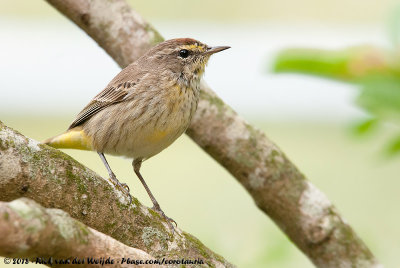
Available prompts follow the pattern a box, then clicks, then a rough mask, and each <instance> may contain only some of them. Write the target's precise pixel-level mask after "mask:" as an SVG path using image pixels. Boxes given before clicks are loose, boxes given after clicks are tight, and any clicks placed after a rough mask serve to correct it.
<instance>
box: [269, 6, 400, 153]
mask: <svg viewBox="0 0 400 268" xmlns="http://www.w3.org/2000/svg"><path fill="white" fill-rule="evenodd" d="M394 14H395V16H393V19H392V20H391V35H392V40H393V44H394V46H393V48H391V49H386V48H380V47H375V46H371V45H362V46H356V47H350V48H345V49H342V50H321V49H310V48H296V49H286V50H283V51H281V52H280V53H279V54H278V56H277V58H276V60H275V64H274V71H275V72H279V73H280V72H296V73H304V74H311V75H315V76H321V77H325V78H329V79H335V80H340V81H345V82H348V83H354V84H356V85H358V86H359V88H360V94H359V96H358V99H357V104H358V105H359V106H360V107H362V108H363V109H364V110H365V111H367V113H368V114H369V115H370V118H368V119H366V120H365V121H363V122H361V123H359V124H358V125H356V126H355V127H354V130H355V131H356V133H357V134H365V133H368V132H370V131H371V130H373V129H376V128H377V126H379V125H381V124H382V123H385V124H387V123H390V124H392V125H395V128H396V129H397V134H396V135H395V137H394V138H393V139H392V141H389V142H388V147H387V150H386V151H387V152H388V153H389V154H391V155H392V154H399V153H400V131H399V130H398V129H399V127H400V7H399V8H398V9H396V10H395V12H394Z"/></svg>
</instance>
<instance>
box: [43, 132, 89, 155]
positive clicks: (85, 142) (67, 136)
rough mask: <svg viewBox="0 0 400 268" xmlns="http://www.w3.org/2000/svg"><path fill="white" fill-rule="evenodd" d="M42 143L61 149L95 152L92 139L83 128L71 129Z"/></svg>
mask: <svg viewBox="0 0 400 268" xmlns="http://www.w3.org/2000/svg"><path fill="white" fill-rule="evenodd" d="M42 143H43V144H47V145H49V146H51V147H54V148H59V149H78V150H89V151H91V150H93V146H92V139H91V138H90V137H89V136H88V135H86V133H85V132H84V131H83V129H82V128H81V127H75V128H72V129H69V130H67V131H66V132H64V133H62V134H60V135H57V136H54V137H52V138H49V139H47V140H44V141H43V142H42Z"/></svg>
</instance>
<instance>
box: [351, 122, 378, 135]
mask: <svg viewBox="0 0 400 268" xmlns="http://www.w3.org/2000/svg"><path fill="white" fill-rule="evenodd" d="M378 122H379V120H378V119H377V118H370V119H367V120H364V121H362V122H361V123H359V124H356V126H355V127H354V128H353V131H354V133H355V134H356V135H363V134H366V133H367V132H370V131H371V130H372V129H374V128H375V127H376V126H377V125H378Z"/></svg>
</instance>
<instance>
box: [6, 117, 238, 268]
mask: <svg viewBox="0 0 400 268" xmlns="http://www.w3.org/2000/svg"><path fill="white" fill-rule="evenodd" d="M20 197H28V198H30V199H33V200H35V201H36V202H38V203H40V204H41V205H42V206H44V207H50V208H59V209H62V210H64V211H66V212H67V213H69V214H70V215H71V217H73V218H75V219H78V220H80V221H81V222H83V223H84V224H85V225H87V226H90V227H91V228H93V229H96V230H98V231H100V232H102V233H104V234H107V235H109V236H111V237H113V238H114V239H116V240H118V241H120V242H122V243H124V244H126V245H129V246H131V247H135V248H139V249H141V250H144V251H146V252H148V253H149V254H150V255H151V256H153V257H155V258H160V257H165V258H167V259H177V258H178V259H181V258H185V259H190V260H195V259H201V260H202V261H203V262H204V263H205V264H209V265H213V266H221V265H222V266H226V267H231V266H232V265H231V264H229V263H228V262H226V261H225V260H224V259H223V258H222V257H220V256H219V255H217V254H215V253H214V252H212V251H211V250H209V249H208V248H206V247H205V246H204V245H203V244H202V243H201V242H200V241H199V240H197V239H196V238H195V237H193V236H191V235H190V234H187V233H185V232H183V231H181V230H179V228H177V230H176V232H175V234H174V236H173V237H171V232H170V230H169V227H168V225H167V224H166V223H165V220H164V219H163V218H161V216H160V215H159V214H158V213H156V212H154V211H153V210H151V209H148V208H147V207H145V206H143V205H141V204H140V203H139V201H138V200H137V199H135V198H134V199H133V203H132V204H131V205H128V201H129V199H128V197H127V196H125V195H124V194H123V192H122V191H119V190H116V189H115V188H114V186H113V185H112V183H110V182H108V181H106V180H104V179H102V178H101V177H100V176H99V175H97V174H96V173H94V172H93V171H91V170H90V169H88V168H86V167H84V166H83V165H82V164H80V163H78V162H77V161H75V160H74V159H72V158H71V157H70V156H68V155H66V154H64V153H62V152H60V151H58V150H56V149H53V148H51V147H49V146H46V145H42V144H38V142H36V141H34V140H31V139H29V138H26V137H25V136H23V135H21V134H19V133H18V132H16V131H14V130H12V129H11V128H8V127H7V126H5V125H4V124H2V123H1V122H0V200H1V201H12V200H14V199H17V198H20Z"/></svg>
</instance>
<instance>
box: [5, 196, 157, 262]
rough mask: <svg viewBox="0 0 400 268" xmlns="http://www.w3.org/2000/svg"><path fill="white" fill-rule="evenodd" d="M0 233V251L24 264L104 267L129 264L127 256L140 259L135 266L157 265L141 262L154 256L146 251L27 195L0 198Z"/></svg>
mask: <svg viewBox="0 0 400 268" xmlns="http://www.w3.org/2000/svg"><path fill="white" fill-rule="evenodd" d="M0 237H1V238H2V239H0V255H1V256H7V257H15V258H17V259H23V260H22V261H23V263H24V264H26V263H28V262H29V261H30V262H33V263H40V264H45V265H47V266H50V267H52V266H54V267H75V266H76V264H78V263H79V264H83V265H84V266H85V267H99V266H101V265H99V263H100V264H101V262H102V261H103V262H104V263H106V264H105V265H106V266H107V267H130V266H132V264H130V263H128V261H127V259H128V258H129V261H133V260H142V261H143V265H138V266H139V267H159V266H158V265H155V264H149V265H144V264H145V262H146V260H147V261H154V260H155V259H154V258H153V257H152V256H150V255H149V254H147V253H146V252H144V251H142V250H140V249H136V248H131V247H128V246H126V245H124V244H122V243H121V242H119V241H117V240H115V239H113V238H111V237H110V236H107V235H105V234H103V233H100V232H98V231H96V230H94V229H92V228H90V227H87V226H86V225H84V224H83V223H81V222H79V221H77V220H75V219H73V218H71V217H70V216H69V215H68V214H67V213H65V212H64V211H62V210H59V209H50V208H48V209H46V208H44V207H42V206H40V205H39V204H37V203H36V202H34V201H32V200H30V199H27V198H20V199H17V200H14V201H12V202H9V203H7V202H0ZM20 261H21V260H20ZM107 261H108V262H107ZM96 262H97V264H96ZM111 262H112V263H111ZM11 263H12V261H11Z"/></svg>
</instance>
